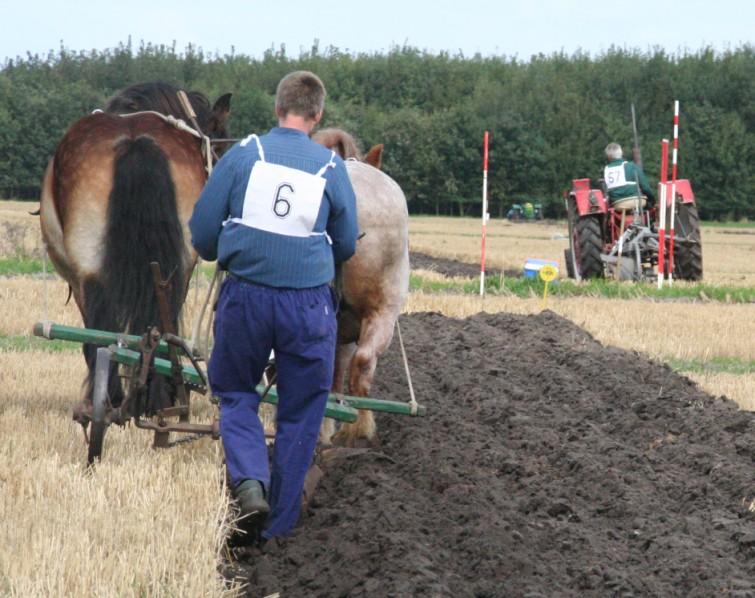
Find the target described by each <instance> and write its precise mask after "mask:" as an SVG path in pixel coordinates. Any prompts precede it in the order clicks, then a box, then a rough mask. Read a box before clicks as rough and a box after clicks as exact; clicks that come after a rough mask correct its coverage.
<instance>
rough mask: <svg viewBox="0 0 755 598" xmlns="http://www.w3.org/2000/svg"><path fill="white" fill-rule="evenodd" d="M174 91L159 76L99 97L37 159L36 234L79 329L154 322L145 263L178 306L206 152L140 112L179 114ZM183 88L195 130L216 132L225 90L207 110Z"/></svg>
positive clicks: (122, 328)
mask: <svg viewBox="0 0 755 598" xmlns="http://www.w3.org/2000/svg"><path fill="white" fill-rule="evenodd" d="M177 92H178V89H177V88H174V87H172V86H170V85H167V84H164V83H147V84H142V85H136V86H133V87H130V88H127V89H125V90H123V91H122V92H120V93H119V94H118V95H116V96H115V97H113V98H112V99H111V100H110V101H109V102H108V104H107V112H104V113H103V112H100V113H96V114H91V115H89V116H85V117H84V118H82V119H81V120H79V121H77V122H76V123H74V124H73V125H72V126H71V128H70V129H69V130H68V131H67V132H66V134H65V136H64V137H63V139H62V141H61V142H60V144H59V145H58V147H57V150H56V152H55V155H54V157H53V158H52V159H51V160H50V162H49V164H48V166H47V170H46V172H45V175H44V180H43V182H42V196H41V202H40V216H41V225H42V236H43V238H44V241H45V243H46V245H47V249H48V251H49V254H50V259H51V260H52V262H53V264H54V265H55V268H56V269H57V271H58V272H59V273H60V275H61V276H62V277H63V278H64V279H65V280H66V281H67V282H68V284H69V285H70V288H71V292H72V294H73V297H74V299H75V300H76V304H77V305H78V307H79V310H80V311H81V316H82V318H83V320H84V325H85V326H86V327H88V328H95V329H100V330H110V331H116V332H129V333H133V334H142V333H143V332H145V331H146V330H147V328H148V327H149V326H152V325H157V324H159V318H158V313H157V306H156V300H155V290H154V285H153V282H152V277H151V273H150V268H149V263H150V262H152V261H156V262H159V264H160V266H161V268H162V271H163V273H164V274H165V275H172V279H171V281H172V290H171V295H170V303H171V308H172V313H173V314H174V317H175V318H177V316H178V313H179V311H180V308H181V305H182V304H183V301H184V297H185V294H186V289H187V286H188V281H189V278H190V274H191V270H192V268H193V267H194V264H195V262H196V253H195V252H194V249H193V248H192V246H191V242H190V238H191V237H190V234H189V231H188V220H189V218H190V216H191V213H192V210H193V207H194V204H195V203H196V201H197V198H198V197H199V193H200V192H201V190H202V188H203V186H204V184H205V181H206V179H207V172H206V170H205V165H206V160H205V158H204V157H203V154H202V143H201V140H200V139H199V138H198V137H196V136H194V135H192V134H191V133H190V132H187V131H186V130H183V129H181V128H179V127H178V126H176V124H172V123H171V122H169V121H168V120H166V119H165V118H163V117H162V116H160V115H159V114H153V113H149V112H143V111H155V112H159V113H161V114H166V115H171V116H174V117H176V118H181V119H185V120H186V122H189V118H188V115H187V114H185V113H184V111H183V108H182V107H181V105H180V103H179V101H178V98H177V95H176V94H177ZM188 96H189V100H190V102H191V104H192V107H193V108H194V111H195V112H196V116H197V122H198V124H199V127H200V128H201V129H202V132H203V133H204V134H205V135H208V136H210V137H226V132H225V128H224V123H225V119H226V117H227V115H228V113H229V106H230V94H226V95H224V96H222V97H221V98H220V99H219V100H218V101H217V102H216V103H215V106H214V107H213V108H212V109H210V105H209V102H208V101H207V99H206V98H205V97H204V96H202V95H201V94H199V93H197V92H191V93H189V94H188ZM134 112H136V114H130V115H129V113H134ZM173 324H174V326H175V325H176V324H177V322H176V321H174V322H173ZM95 354H96V349H95V347H93V346H90V345H85V346H84V356H85V358H86V361H87V364H88V366H89V376H88V378H87V382H88V383H87V385H86V390H85V400H84V403H83V405H82V407H83V410H84V412H86V410H87V405H91V400H90V394H91V382H92V372H93V366H94V357H95ZM110 380H111V386H110V389H109V394H110V400H111V402H112V403H113V404H114V405H118V404H120V402H121V400H122V390H121V387H120V382H119V380H118V377H117V376H115V375H111V376H110ZM77 415H81V413H80V412H79V413H77ZM75 417H76V416H75ZM82 423H83V422H82Z"/></svg>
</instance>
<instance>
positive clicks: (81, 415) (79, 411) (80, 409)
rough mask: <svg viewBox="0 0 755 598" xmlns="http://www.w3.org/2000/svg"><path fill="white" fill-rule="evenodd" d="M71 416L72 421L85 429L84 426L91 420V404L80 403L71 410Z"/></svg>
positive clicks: (85, 401) (88, 402)
mask: <svg viewBox="0 0 755 598" xmlns="http://www.w3.org/2000/svg"><path fill="white" fill-rule="evenodd" d="M71 415H72V417H73V421H75V422H77V423H79V424H81V425H82V426H85V427H86V425H87V424H89V422H90V421H91V420H92V403H91V402H90V401H87V400H83V401H81V402H80V403H79V404H78V405H76V406H75V407H74V408H73V413H72V414H71Z"/></svg>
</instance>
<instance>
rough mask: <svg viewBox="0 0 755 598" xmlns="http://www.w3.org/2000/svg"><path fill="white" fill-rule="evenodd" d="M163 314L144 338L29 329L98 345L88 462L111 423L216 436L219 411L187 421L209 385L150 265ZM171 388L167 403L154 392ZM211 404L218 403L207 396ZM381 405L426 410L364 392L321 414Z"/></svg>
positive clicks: (48, 325) (161, 434)
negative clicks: (195, 398)
mask: <svg viewBox="0 0 755 598" xmlns="http://www.w3.org/2000/svg"><path fill="white" fill-rule="evenodd" d="M152 274H153V278H154V280H155V289H156V293H157V301H158V305H159V307H160V311H159V313H160V320H161V324H162V329H163V331H161V330H159V329H158V328H157V327H152V328H150V329H149V330H148V331H146V332H145V333H144V334H143V335H142V336H136V335H129V334H121V333H117V332H108V331H102V330H92V329H88V328H78V327H73V326H63V325H60V324H54V323H52V322H38V323H37V324H35V325H34V330H33V332H34V335H35V336H39V337H43V338H46V339H50V340H54V339H58V340H65V341H72V342H77V343H86V344H90V345H95V346H97V347H98V349H97V357H96V364H95V375H94V389H93V393H92V405H91V411H90V412H88V413H86V414H85V419H86V420H88V421H89V422H90V423H91V425H90V426H89V432H88V434H87V442H88V462H89V464H90V465H91V464H92V463H94V461H95V460H98V459H100V457H101V456H102V449H103V443H104V437H105V432H106V430H107V428H108V426H109V425H110V424H118V425H125V424H126V423H127V422H129V421H133V422H134V425H135V426H136V427H137V428H142V429H146V430H152V431H153V432H154V434H155V436H154V444H153V446H154V447H155V448H167V447H169V446H171V442H170V433H171V432H174V433H179V434H198V435H211V436H212V437H213V438H215V439H217V438H219V437H220V422H219V419H218V417H217V416H216V417H215V418H214V420H213V422H212V423H207V424H203V423H191V422H190V417H191V409H190V395H191V392H197V393H199V394H202V395H206V394H207V392H208V390H209V384H208V381H207V376H206V375H205V372H204V370H203V368H202V363H201V361H202V359H201V358H200V356H199V354H198V353H197V351H196V350H194V349H193V348H192V347H190V346H189V343H187V341H186V340H185V339H183V338H180V337H179V336H177V335H176V334H175V333H174V332H175V331H173V330H172V329H171V325H170V323H171V322H172V321H173V320H172V318H171V314H170V309H169V307H168V305H169V303H168V288H169V281H165V280H163V279H162V276H161V273H160V268H159V266H158V265H157V264H156V263H153V264H152ZM112 364H118V366H119V369H120V371H119V372H118V375H119V376H120V377H121V378H123V379H125V382H126V384H125V387H126V392H125V398H124V399H123V401H122V403H121V404H120V405H113V404H111V402H110V400H109V396H108V395H109V393H108V388H109V387H110V377H111V376H112V375H113V374H114V372H117V371H118V370H116V369H115V368H113V367H111V366H112ZM274 372H275V368H274V364H273V363H272V362H271V364H270V365H269V366H268V369H267V370H266V373H265V378H264V379H263V382H262V383H261V384H260V385H259V386H258V387H257V392H258V393H259V394H260V396H261V397H262V401H263V402H265V403H268V404H272V405H276V404H277V403H278V394H277V391H276V385H275V377H276V375H275V373H274ZM155 382H159V383H160V384H158V385H157V387H158V388H159V387H160V386H162V387H163V388H168V389H169V392H168V394H169V398H168V401H167V403H168V404H167V405H164V404H163V403H164V402H165V401H162V400H160V398H159V396H158V395H159V394H160V393H159V392H155V391H154V388H155V385H154V383H155ZM211 401H212V402H216V401H214V400H213V399H211ZM359 409H367V410H371V411H383V412H389V413H399V414H406V415H417V416H422V415H425V408H424V407H423V406H421V405H418V406H417V408H416V409H413V408H412V404H411V403H403V402H399V401H386V400H382V399H373V398H369V397H355V396H349V395H341V394H332V395H330V396H329V397H328V402H327V406H326V409H325V417H329V418H332V419H335V420H337V421H341V422H345V423H353V422H355V421H356V420H357V410H359Z"/></svg>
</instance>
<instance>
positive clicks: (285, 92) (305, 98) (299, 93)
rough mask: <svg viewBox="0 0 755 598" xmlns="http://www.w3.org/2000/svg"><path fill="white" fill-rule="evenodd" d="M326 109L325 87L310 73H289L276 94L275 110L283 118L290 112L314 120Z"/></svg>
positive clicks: (282, 80)
mask: <svg viewBox="0 0 755 598" xmlns="http://www.w3.org/2000/svg"><path fill="white" fill-rule="evenodd" d="M324 107H325V85H323V83H322V81H321V80H320V77H318V76H317V75H315V74H314V73H310V72H309V71H294V72H293V73H289V74H288V75H286V76H285V77H283V79H281V81H280V83H278V89H277V90H276V92H275V110H276V111H277V112H278V114H280V115H281V116H286V115H287V114H288V113H289V112H291V113H293V114H297V115H299V116H304V117H305V118H309V119H313V118H315V117H316V116H317V115H318V114H320V113H321V112H322V110H323V108H324Z"/></svg>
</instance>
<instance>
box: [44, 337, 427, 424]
mask: <svg viewBox="0 0 755 598" xmlns="http://www.w3.org/2000/svg"><path fill="white" fill-rule="evenodd" d="M33 332H34V335H35V336H39V337H42V338H47V339H50V340H53V339H58V340H64V341H71V342H75V343H89V344H92V345H98V346H101V347H109V346H112V349H111V355H112V357H111V359H112V360H113V361H117V362H118V363H122V364H124V365H128V366H136V365H139V363H140V362H141V354H140V353H139V351H138V349H139V341H140V340H141V337H139V336H135V335H130V334H118V333H115V332H105V331H102V330H93V329H91V328H78V327H76V326H63V325H62V324H54V323H50V322H47V323H46V322H37V323H36V324H35V325H34V329H33ZM119 344H120V345H125V346H118V345H119ZM157 353H158V354H160V355H167V354H168V345H167V343H166V342H165V341H162V340H161V341H160V344H159V345H158V347H157ZM155 370H156V371H157V373H158V374H162V375H164V376H169V377H170V375H171V364H170V361H168V360H167V359H162V358H160V357H155ZM183 377H184V380H186V382H189V383H191V384H196V385H202V384H203V382H202V378H201V377H200V375H199V373H198V372H197V371H196V370H195V369H194V367H193V366H191V365H184V366H183ZM264 390H265V387H264V386H262V385H260V386H258V387H257V392H259V393H260V394H262V393H263V392H264ZM263 401H265V402H266V403H271V404H273V405H276V404H277V403H278V393H277V389H276V387H275V386H273V387H271V388H270V389H269V390H268V392H267V395H266V396H265V398H264V399H263ZM358 409H368V410H370V411H384V412H387V413H399V414H402V415H412V408H411V405H410V404H409V403H403V402H400V401H384V400H382V399H371V398H369V397H353V396H350V395H340V394H338V395H337V394H331V395H330V396H329V397H328V403H327V406H326V408H325V417H332V418H333V419H337V420H340V421H343V422H354V421H356V419H357V410H358ZM425 413H426V409H425V407H424V406H422V405H419V406H418V408H417V413H416V414H415V415H417V416H422V415H425Z"/></svg>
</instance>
